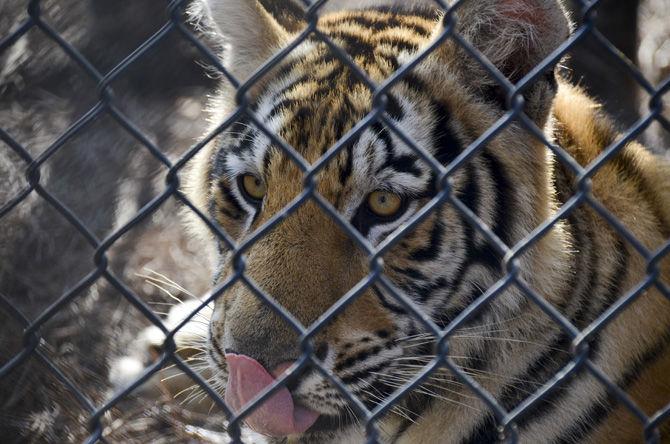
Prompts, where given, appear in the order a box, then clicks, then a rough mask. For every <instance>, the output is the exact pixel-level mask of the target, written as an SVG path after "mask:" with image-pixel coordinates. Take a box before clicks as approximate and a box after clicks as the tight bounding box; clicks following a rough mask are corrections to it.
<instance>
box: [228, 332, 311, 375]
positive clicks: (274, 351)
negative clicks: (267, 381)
mask: <svg viewBox="0 0 670 444" xmlns="http://www.w3.org/2000/svg"><path fill="white" fill-rule="evenodd" d="M286 336H287V332H285V331H284V332H280V331H276V330H274V329H264V328H262V327H261V326H255V328H254V326H250V328H245V329H243V330H242V331H239V330H237V331H235V332H233V331H230V332H228V331H227V332H226V337H225V339H224V347H225V352H226V354H231V353H233V354H237V355H244V356H248V357H250V358H253V359H255V360H256V361H258V362H259V363H260V364H261V365H262V366H263V367H265V368H267V369H274V368H278V367H279V366H280V364H283V363H286V362H294V361H296V360H297V359H298V358H299V357H300V347H299V344H298V335H297V334H295V333H294V334H292V335H289V336H290V338H286ZM282 338H284V339H282Z"/></svg>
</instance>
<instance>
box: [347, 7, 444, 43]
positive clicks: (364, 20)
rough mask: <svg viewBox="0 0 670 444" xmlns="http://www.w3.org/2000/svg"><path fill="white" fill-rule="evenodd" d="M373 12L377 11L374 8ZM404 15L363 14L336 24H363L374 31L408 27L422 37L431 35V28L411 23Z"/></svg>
mask: <svg viewBox="0 0 670 444" xmlns="http://www.w3.org/2000/svg"><path fill="white" fill-rule="evenodd" d="M372 12H377V11H374V10H372ZM403 18H404V17H398V16H386V17H382V16H379V15H377V16H370V15H367V16H363V15H355V16H350V17H345V18H342V19H340V20H338V21H336V22H335V23H336V24H338V25H339V24H345V23H355V24H357V25H360V26H363V27H365V28H369V29H370V30H372V31H376V32H379V31H384V30H386V29H388V28H406V29H409V30H411V31H412V32H414V33H415V34H419V35H420V36H422V37H425V38H428V37H430V36H431V34H432V32H433V30H432V29H429V28H427V27H425V26H421V25H420V24H418V23H410V22H408V21H407V20H403Z"/></svg>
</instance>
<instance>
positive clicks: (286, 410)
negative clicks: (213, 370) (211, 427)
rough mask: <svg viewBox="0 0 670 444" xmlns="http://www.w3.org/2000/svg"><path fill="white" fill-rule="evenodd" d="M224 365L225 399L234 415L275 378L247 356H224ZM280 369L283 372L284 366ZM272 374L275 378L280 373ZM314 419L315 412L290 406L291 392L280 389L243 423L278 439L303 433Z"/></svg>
mask: <svg viewBox="0 0 670 444" xmlns="http://www.w3.org/2000/svg"><path fill="white" fill-rule="evenodd" d="M226 363H227V364H228V371H229V376H228V385H227V386H226V397H225V399H226V403H227V404H228V405H229V406H231V407H232V408H233V410H234V411H235V412H236V413H239V412H240V411H241V410H242V408H243V407H245V406H246V405H247V404H248V403H249V402H250V401H251V400H252V399H254V398H255V397H256V395H258V394H259V393H260V392H262V391H263V389H265V387H267V386H269V385H270V384H272V383H273V382H275V378H274V377H272V375H270V374H269V373H268V372H267V371H266V370H265V369H264V368H263V366H262V365H261V364H260V363H259V362H258V361H256V360H255V359H252V358H250V357H248V356H244V355H236V354H233V353H228V354H226ZM280 368H281V370H285V369H286V368H288V366H281V367H280ZM278 370H279V369H278ZM275 373H276V374H277V376H279V374H281V371H278V372H275ZM318 417H319V414H318V413H316V412H313V411H311V410H308V409H306V408H304V407H300V406H296V405H294V404H293V397H292V396H291V393H290V392H289V391H288V389H286V388H284V387H282V388H280V389H278V390H277V391H276V392H274V394H272V396H270V397H269V398H268V399H266V400H265V402H263V403H262V404H261V405H260V406H258V407H256V408H255V409H254V410H253V412H252V413H251V414H249V416H247V417H246V418H245V420H244V421H245V422H246V424H247V425H248V426H249V427H251V428H252V429H254V430H255V431H256V432H258V433H261V434H263V435H267V436H274V437H280V436H288V435H294V434H298V433H303V432H305V431H306V430H307V429H308V428H310V427H311V426H312V424H314V422H316V419H317V418H318Z"/></svg>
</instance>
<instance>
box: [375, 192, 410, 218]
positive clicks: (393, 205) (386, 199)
mask: <svg viewBox="0 0 670 444" xmlns="http://www.w3.org/2000/svg"><path fill="white" fill-rule="evenodd" d="M368 207H369V208H370V211H372V212H373V213H374V214H375V215H376V216H379V217H392V216H395V215H396V214H397V213H398V212H399V211H400V209H401V208H402V199H401V197H400V196H398V195H397V194H395V193H390V192H388V191H375V192H373V193H371V194H370V195H369V196H368Z"/></svg>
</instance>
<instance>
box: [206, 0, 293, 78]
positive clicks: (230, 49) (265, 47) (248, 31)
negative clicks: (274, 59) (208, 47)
mask: <svg viewBox="0 0 670 444" xmlns="http://www.w3.org/2000/svg"><path fill="white" fill-rule="evenodd" d="M200 1H201V7H202V12H204V13H205V14H206V15H207V19H208V21H209V22H210V23H211V24H212V25H213V28H214V31H216V33H217V34H218V35H219V36H220V37H221V38H222V40H223V43H224V65H225V66H226V68H228V69H229V70H230V72H231V73H232V74H233V75H234V76H235V77H237V78H238V79H240V80H245V79H247V78H248V77H249V76H250V75H251V74H252V73H253V72H254V71H255V70H256V69H258V68H259V67H260V66H261V65H262V64H263V63H264V62H265V61H266V60H268V59H269V58H270V57H271V56H272V55H273V54H274V53H275V52H276V51H278V50H279V49H281V48H282V47H284V46H285V45H286V44H287V43H288V42H289V37H290V34H289V32H288V31H287V30H286V28H284V27H283V26H282V25H280V23H279V22H278V21H277V20H276V19H275V18H274V17H273V16H272V15H271V14H270V13H269V12H268V10H267V9H265V7H264V6H263V5H262V4H261V3H260V2H259V1H258V0H200Z"/></svg>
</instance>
